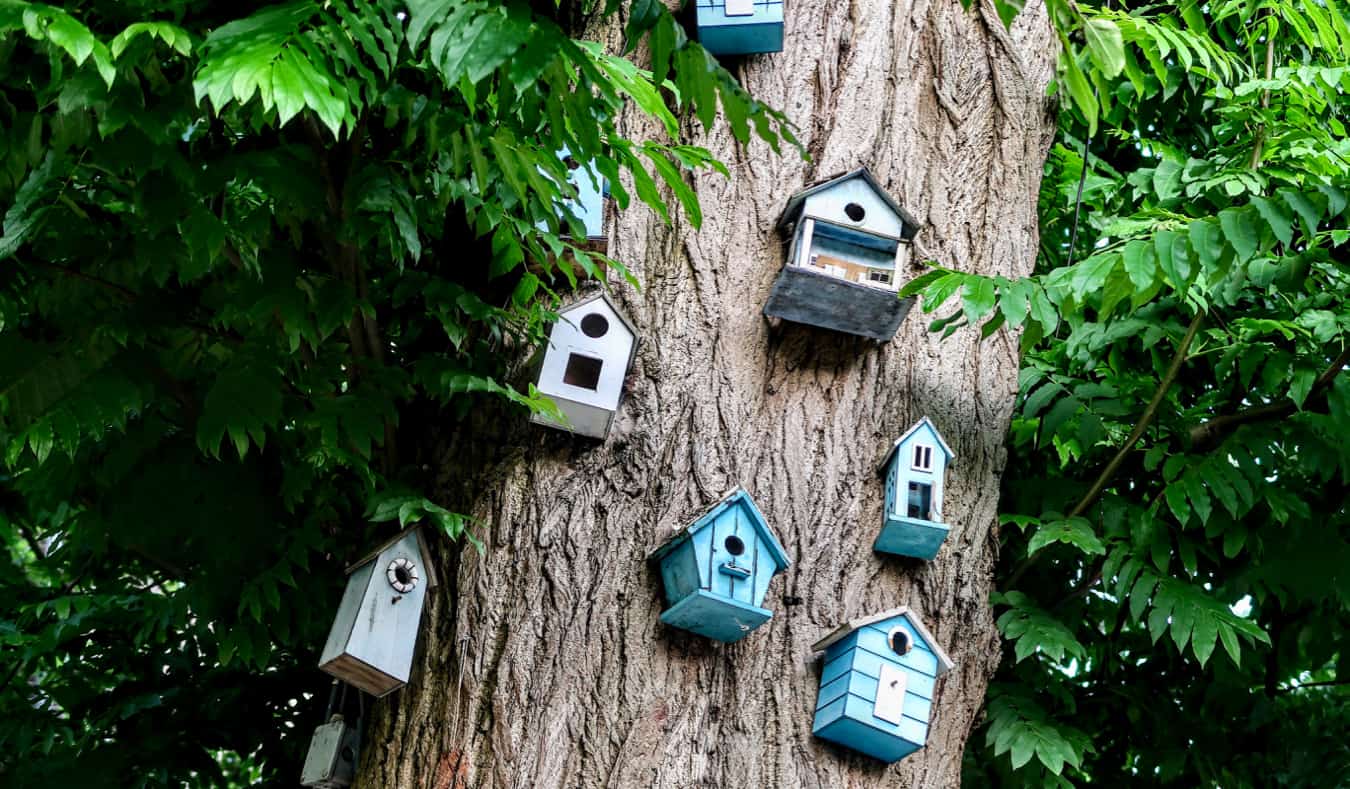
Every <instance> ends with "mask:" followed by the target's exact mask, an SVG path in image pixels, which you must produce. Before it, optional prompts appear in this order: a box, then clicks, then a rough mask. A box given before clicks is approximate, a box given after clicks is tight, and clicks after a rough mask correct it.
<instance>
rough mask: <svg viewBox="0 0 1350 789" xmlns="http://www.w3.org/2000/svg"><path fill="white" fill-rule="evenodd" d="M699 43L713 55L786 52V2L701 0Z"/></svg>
mask: <svg viewBox="0 0 1350 789" xmlns="http://www.w3.org/2000/svg"><path fill="white" fill-rule="evenodd" d="M697 6H698V7H697V14H698V41H699V43H700V44H702V45H703V48H704V49H706V50H708V51H709V52H711V53H713V54H714V55H755V54H759V53H761V52H782V51H783V0H698V3H697Z"/></svg>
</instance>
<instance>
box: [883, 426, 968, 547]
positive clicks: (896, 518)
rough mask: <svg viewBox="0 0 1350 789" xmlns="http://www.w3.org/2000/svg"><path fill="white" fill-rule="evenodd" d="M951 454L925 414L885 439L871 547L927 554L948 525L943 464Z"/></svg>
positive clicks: (948, 462) (938, 543) (944, 536)
mask: <svg viewBox="0 0 1350 789" xmlns="http://www.w3.org/2000/svg"><path fill="white" fill-rule="evenodd" d="M955 459H956V455H955V454H953V453H952V449H951V447H949V446H947V442H946V441H943V440H942V436H941V435H940V434H939V433H938V431H937V428H936V427H934V426H933V423H932V421H931V420H929V418H928V417H924V418H923V419H920V420H919V421H918V422H917V423H915V425H914V426H913V427H911V428H910V429H909V430H907V431H906V432H905V434H904V435H902V436H900V438H898V439H896V441H895V443H894V444H892V445H891V451H890V453H888V454H887V455H886V459H885V460H883V461H882V463H881V469H880V471H881V475H882V479H883V480H885V486H886V499H885V504H883V505H882V519H881V520H882V523H881V533H880V534H878V535H877V539H876V542H875V543H873V544H872V548H873V550H876V551H879V552H881V553H893V554H896V555H897V556H913V557H915V558H917V559H932V558H933V557H935V556H937V552H938V549H939V548H941V547H942V541H943V540H945V539H947V532H948V530H949V529H950V527H949V526H948V525H947V524H946V523H943V522H942V493H943V489H944V488H945V487H946V479H947V467H948V466H950V465H951V464H952V462H953V461H954V460H955Z"/></svg>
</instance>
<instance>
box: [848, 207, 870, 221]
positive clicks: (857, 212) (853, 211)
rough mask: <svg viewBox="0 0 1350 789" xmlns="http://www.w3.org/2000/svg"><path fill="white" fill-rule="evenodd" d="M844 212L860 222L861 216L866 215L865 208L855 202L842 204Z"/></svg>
mask: <svg viewBox="0 0 1350 789" xmlns="http://www.w3.org/2000/svg"><path fill="white" fill-rule="evenodd" d="M844 213H845V214H848V218H849V219H852V220H853V221H854V222H861V221H863V217H865V216H867V209H865V208H863V207H862V206H860V205H858V204H857V203H849V204H848V205H846V206H844Z"/></svg>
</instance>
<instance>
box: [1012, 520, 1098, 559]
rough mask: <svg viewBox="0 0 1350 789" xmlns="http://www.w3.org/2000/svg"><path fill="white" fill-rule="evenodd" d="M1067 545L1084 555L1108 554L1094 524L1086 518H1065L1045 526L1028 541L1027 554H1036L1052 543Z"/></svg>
mask: <svg viewBox="0 0 1350 789" xmlns="http://www.w3.org/2000/svg"><path fill="white" fill-rule="evenodd" d="M1057 542H1062V543H1067V544H1069V545H1072V546H1074V547H1075V548H1077V549H1079V550H1080V551H1082V552H1083V553H1087V554H1093V555H1100V554H1104V553H1106V546H1105V545H1103V544H1102V541H1101V539H1100V538H1098V537H1097V535H1096V533H1095V532H1093V530H1092V523H1091V522H1090V521H1088V520H1087V519H1086V518H1065V519H1060V520H1055V521H1050V522H1048V523H1045V524H1043V525H1042V526H1041V527H1040V528H1038V529H1037V530H1036V533H1035V534H1033V535H1031V539H1030V540H1028V541H1027V554H1028V555H1031V554H1034V553H1035V552H1036V551H1039V550H1040V549H1041V548H1044V547H1045V546H1047V545H1050V544H1052V543H1057Z"/></svg>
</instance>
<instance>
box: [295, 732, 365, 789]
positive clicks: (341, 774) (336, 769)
mask: <svg viewBox="0 0 1350 789" xmlns="http://www.w3.org/2000/svg"><path fill="white" fill-rule="evenodd" d="M359 739H360V732H358V731H357V729H356V727H355V726H352V725H351V724H349V723H347V722H346V721H344V720H343V719H342V718H341V716H335V717H334V719H333V720H331V721H329V722H328V723H325V724H323V725H322V726H319V727H318V728H317V729H315V730H314V736H313V738H311V739H310V741H309V751H308V752H307V753H306V754H305V766H304V768H303V769H302V770H301V772H300V785H301V786H312V787H316V788H317V789H338V787H343V786H351V785H352V780H353V779H354V778H355V777H356V757H357V752H356V749H357V745H358V743H359Z"/></svg>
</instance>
